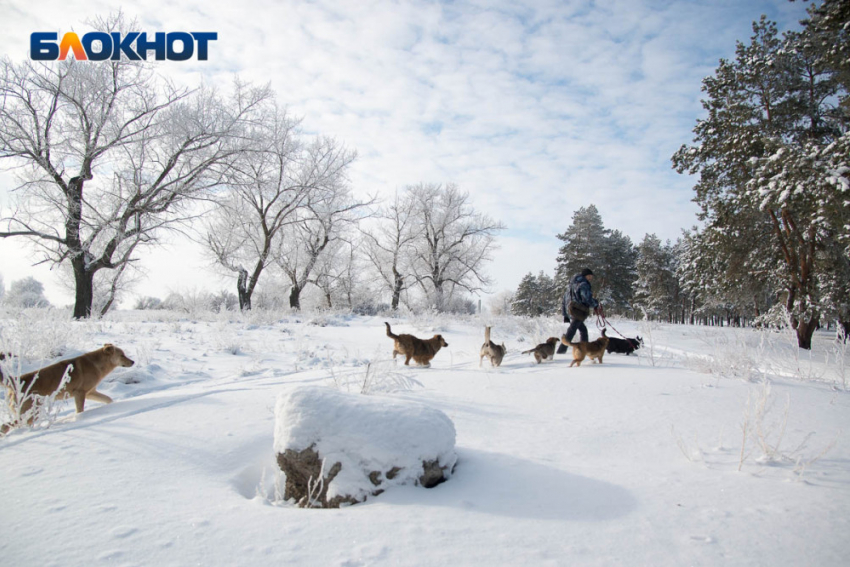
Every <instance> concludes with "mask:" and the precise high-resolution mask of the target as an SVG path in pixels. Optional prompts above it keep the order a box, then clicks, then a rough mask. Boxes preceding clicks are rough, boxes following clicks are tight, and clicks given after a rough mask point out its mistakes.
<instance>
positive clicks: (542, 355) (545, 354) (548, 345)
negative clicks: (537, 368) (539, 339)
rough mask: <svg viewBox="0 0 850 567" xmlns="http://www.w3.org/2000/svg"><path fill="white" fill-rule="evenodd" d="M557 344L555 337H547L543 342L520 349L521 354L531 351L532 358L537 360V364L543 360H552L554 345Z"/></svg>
mask: <svg viewBox="0 0 850 567" xmlns="http://www.w3.org/2000/svg"><path fill="white" fill-rule="evenodd" d="M557 344H558V338H557V337H549V338H548V339H546V342H545V343H540V344H539V345H537V346H536V347H534V348H533V349H531V350H524V351H522V354H528V353H530V352H533V353H534V359H535V360H536V361H537V364H540V363H541V362H543V361H544V360H552V359H553V358H555V346H556V345H557Z"/></svg>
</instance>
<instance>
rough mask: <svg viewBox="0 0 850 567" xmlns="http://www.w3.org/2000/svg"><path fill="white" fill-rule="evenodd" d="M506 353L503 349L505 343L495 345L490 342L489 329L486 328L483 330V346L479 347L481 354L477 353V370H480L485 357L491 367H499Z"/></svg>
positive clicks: (505, 349) (506, 350)
mask: <svg viewBox="0 0 850 567" xmlns="http://www.w3.org/2000/svg"><path fill="white" fill-rule="evenodd" d="M506 352H508V349H507V347H505V343H502V344H500V345H497V344H496V343H494V342H492V341H491V340H490V327H486V328H485V329H484V344H483V345H481V352H479V353H478V354H479V356H478V368H481V363H482V362H484V357H485V356H486V357H487V358H489V359H490V365H491V366H500V365H501V364H502V359H503V358H505V353H506Z"/></svg>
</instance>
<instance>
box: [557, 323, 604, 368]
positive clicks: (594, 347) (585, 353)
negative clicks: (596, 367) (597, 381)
mask: <svg viewBox="0 0 850 567" xmlns="http://www.w3.org/2000/svg"><path fill="white" fill-rule="evenodd" d="M608 340H609V339H608V337H606V336H605V329H602V336H601V337H599V338H598V339H596V340H595V341H590V342H587V343H586V342H580V343H571V342H569V341H568V340H567V336H566V335H564V336H563V337H561V343H562V344H565V345H568V346H571V347H573V361H572V362H570V367H572V365H573V364H575V365H576V366H581V362H582V361H583V360H584V359H585V357H590V359H591V360H593V359H594V358H595V359H596V360H597V362H599V364H602V357H603V356H605V348H606V347H607V346H608Z"/></svg>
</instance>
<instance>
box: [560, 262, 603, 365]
mask: <svg viewBox="0 0 850 567" xmlns="http://www.w3.org/2000/svg"><path fill="white" fill-rule="evenodd" d="M592 281H593V272H592V271H591V270H590V269H588V268H585V269H583V270H582V271H581V273H580V274H576V275H574V276H573V279H571V280H570V285H569V287H568V288H567V291H566V292H565V293H564V298H563V299H562V300H561V313H562V314H563V316H564V323H569V324H570V327H569V328H568V329H567V333H566V339H567V341H569V342H572V340H573V337H574V336H575V334H576V332H578V333H579V335H580V336H581V341H582V342H587V341H588V337H587V327H586V326H585V324H584V320H585V319H587V318H588V316H589V315H590V310H591V309H593V312H594V313H598V312H599V302H598V301H596V299H594V298H593V291H592V289H591V287H590V284H591V282H592ZM561 346H564V345H561ZM559 351H560V349H559ZM563 352H566V347H564V351H563ZM563 352H561V354H563Z"/></svg>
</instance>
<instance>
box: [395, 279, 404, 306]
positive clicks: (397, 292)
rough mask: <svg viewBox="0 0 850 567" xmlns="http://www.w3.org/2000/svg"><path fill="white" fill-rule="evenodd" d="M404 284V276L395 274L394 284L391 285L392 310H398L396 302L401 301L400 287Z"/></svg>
mask: <svg viewBox="0 0 850 567" xmlns="http://www.w3.org/2000/svg"><path fill="white" fill-rule="evenodd" d="M403 286H404V278H402V277H401V275H400V274H398V273H396V274H395V286H393V301H392V310H393V311H398V304H399V302H400V301H401V288H402V287H403Z"/></svg>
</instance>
